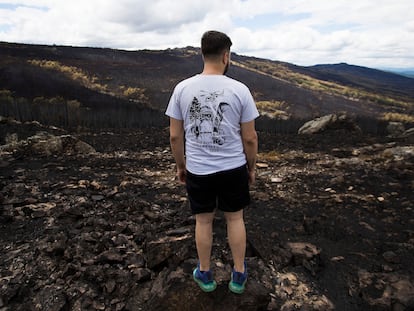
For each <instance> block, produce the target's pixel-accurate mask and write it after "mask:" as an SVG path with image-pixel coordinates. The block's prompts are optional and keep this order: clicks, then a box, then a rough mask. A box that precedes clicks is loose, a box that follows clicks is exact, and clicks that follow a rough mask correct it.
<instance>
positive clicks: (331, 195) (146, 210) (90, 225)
mask: <svg viewBox="0 0 414 311" xmlns="http://www.w3.org/2000/svg"><path fill="white" fill-rule="evenodd" d="M38 131H48V132H49V133H51V134H53V135H62V134H67V133H66V132H65V131H63V130H59V129H50V128H44V127H42V126H41V125H39V124H33V123H32V124H25V125H24V124H11V123H2V124H1V131H0V133H1V137H2V141H1V144H2V145H3V146H4V145H5V144H6V142H8V143H10V141H11V140H15V141H19V140H25V139H27V137H30V136H33V135H34V134H36V133H37V132H38ZM13 133H16V134H17V135H14V136H13V135H12V134H13ZM70 134H72V135H73V136H74V137H76V138H77V139H79V140H81V141H83V142H86V143H88V144H90V145H91V146H92V147H93V148H94V149H95V150H96V152H94V153H88V154H85V153H80V152H73V150H72V152H70V151H66V152H63V153H55V154H51V155H49V156H46V155H43V154H35V153H33V152H31V151H30V149H27V148H26V149H19V150H18V148H17V147H16V150H10V148H9V149H7V148H3V149H2V154H1V160H0V169H1V175H0V185H1V193H0V203H1V216H0V245H1V249H2V252H1V254H0V275H1V278H0V309H1V310H161V309H163V310H194V309H200V310H413V308H414V266H413V264H412V263H413V262H414V212H413V202H414V195H413V190H414V189H413V188H414V184H413V180H414V178H413V177H414V167H413V160H414V149H413V146H412V144H409V143H408V142H405V141H403V140H396V139H391V138H386V137H375V136H365V135H362V134H352V133H349V132H343V131H334V132H326V133H323V134H317V135H312V136H299V135H271V134H266V133H262V132H259V139H260V147H259V161H258V169H257V181H256V183H255V185H253V186H252V187H251V194H252V199H253V202H252V204H251V206H249V208H247V209H246V211H245V219H246V227H247V232H248V249H247V263H248V267H249V275H250V276H249V282H248V285H247V287H246V293H245V294H244V295H242V296H236V295H234V294H231V293H230V292H229V291H228V289H227V283H228V281H229V278H230V269H231V255H230V252H229V249H228V245H227V242H226V237H225V223H224V220H223V218H222V215H221V214H220V213H218V214H217V217H216V220H215V225H214V228H215V235H214V248H213V254H212V262H213V263H214V267H213V269H214V272H215V276H216V280H217V282H218V283H219V286H218V290H217V291H216V292H215V293H213V294H205V293H202V292H201V291H200V290H199V288H198V287H197V285H196V284H195V283H194V282H193V281H192V279H191V271H192V268H193V267H194V265H195V264H196V251H195V246H194V241H193V240H194V237H193V231H194V220H193V217H192V216H191V214H190V210H189V207H188V202H187V199H186V195H185V189H184V187H183V186H181V185H179V184H178V183H177V181H176V180H175V168H174V162H173V159H172V156H171V152H170V149H169V146H168V131H167V129H149V130H134V131H132V130H129V131H119V130H112V131H111V130H108V131H101V132H79V133H70ZM6 136H7V137H8V138H7V141H6V139H5V137H6ZM68 150H69V149H68Z"/></svg>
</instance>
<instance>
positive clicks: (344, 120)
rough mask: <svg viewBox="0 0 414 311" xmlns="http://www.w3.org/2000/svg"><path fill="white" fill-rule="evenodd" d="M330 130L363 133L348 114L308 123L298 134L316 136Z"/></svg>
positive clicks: (330, 116)
mask: <svg viewBox="0 0 414 311" xmlns="http://www.w3.org/2000/svg"><path fill="white" fill-rule="evenodd" d="M329 129H346V130H350V131H359V132H360V131H361V129H360V128H359V126H358V125H357V124H356V123H355V122H354V121H353V120H352V119H351V118H349V117H348V116H347V115H346V114H340V115H337V114H328V115H325V116H323V117H320V118H316V119H314V120H311V121H308V122H306V123H305V124H304V125H303V126H302V127H301V128H300V129H299V131H298V134H301V135H306V134H316V133H321V132H324V131H326V130H329Z"/></svg>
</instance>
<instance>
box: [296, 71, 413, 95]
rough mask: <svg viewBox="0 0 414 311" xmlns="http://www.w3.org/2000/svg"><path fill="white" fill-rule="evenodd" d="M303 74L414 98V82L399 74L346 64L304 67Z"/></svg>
mask: <svg viewBox="0 0 414 311" xmlns="http://www.w3.org/2000/svg"><path fill="white" fill-rule="evenodd" d="M302 70H303V72H304V73H306V74H309V75H311V76H313V77H315V78H318V79H321V80H330V81H335V82H338V83H343V84H346V85H351V86H356V87H363V88H365V89H368V90H372V91H376V90H378V89H380V90H381V91H383V92H389V93H390V94H396V93H397V94H398V93H399V94H401V95H403V96H410V97H414V80H413V79H412V78H409V77H405V76H402V75H400V74H397V73H391V72H386V71H382V70H378V69H372V68H367V67H361V66H356V65H349V64H346V63H339V64H329V65H328V64H324V65H315V66H311V67H303V69H302Z"/></svg>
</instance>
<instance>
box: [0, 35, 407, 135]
mask: <svg viewBox="0 0 414 311" xmlns="http://www.w3.org/2000/svg"><path fill="white" fill-rule="evenodd" d="M201 69H202V60H201V56H200V53H199V50H198V49H196V48H192V47H187V48H182V49H168V50H162V51H151V50H141V51H122V50H113V49H102V48H80V47H67V46H41V45H24V44H10V43H0V92H1V94H0V100H1V101H2V102H3V105H2V106H1V110H0V114H3V115H11V116H13V117H16V118H17V119H19V120H25V119H31V118H33V114H35V113H34V112H33V111H32V110H33V109H32V108H30V107H33V105H32V104H33V103H37V104H38V106H39V107H40V108H39V109H40V110H42V109H43V110H42V111H43V113H39V114H38V117H39V118H42V116H44V115H45V114H47V115H49V119H43V120H40V121H42V122H45V123H48V122H51V120H50V117H51V116H52V115H53V113H56V111H54V112H53V113H51V112H50V110H51V109H52V108H50V103H51V102H53V103H54V105H53V107H54V108H53V109H55V108H56V107H59V105H60V106H62V108H61V110H62V111H63V112H61V115H60V116H59V118H56V122H58V123H63V124H61V125H76V123H78V125H79V123H80V124H85V123H87V121H86V120H88V122H89V123H87V124H85V125H89V126H90V125H97V124H98V123H100V122H102V120H104V119H105V118H108V116H107V115H108V111H109V112H110V113H111V116H112V117H113V118H111V121H112V124H111V125H118V126H121V127H125V126H127V127H128V126H140V125H148V124H147V123H150V124H149V125H157V124H163V122H165V120H164V118H163V117H161V116H162V113H163V111H164V109H165V107H166V104H167V102H168V99H169V96H170V94H171V91H172V89H173V87H174V85H175V84H176V83H177V82H178V81H180V80H182V79H184V78H186V77H189V76H191V75H194V74H196V73H198V72H200V71H201ZM229 76H231V77H234V78H236V79H238V80H240V81H242V82H244V83H246V84H247V85H248V86H249V87H250V89H251V91H252V93H253V95H254V97H255V100H256V101H257V105H258V107H259V110H260V111H261V113H262V115H264V116H267V117H270V118H276V119H284V120H286V119H310V118H313V117H316V116H321V115H324V114H328V113H335V112H339V111H345V112H348V113H350V114H351V115H354V116H358V117H368V118H373V119H384V118H385V119H388V120H390V119H391V120H392V119H397V120H403V121H406V122H413V119H414V117H413V114H414V113H413V111H414V108H413V106H414V89H413V85H414V79H410V78H407V77H403V76H399V75H395V74H391V73H387V72H382V71H377V70H375V71H374V70H372V69H368V68H363V67H356V66H349V65H326V66H316V67H310V68H309V67H299V66H294V65H292V64H287V63H281V62H275V61H270V60H265V59H259V58H254V57H246V56H242V55H237V54H234V55H233V57H232V66H231V69H230V71H229ZM16 102H19V106H20V110H18V111H17V110H16ZM62 102H63V104H62ZM4 103H5V104H4ZM28 107H29V108H28ZM45 107H46V108H45ZM53 109H52V110H53ZM29 110H30V111H29ZM40 110H39V111H40ZM55 110H56V109H55ZM46 112H47V113H46ZM137 115H138V116H139V117H137ZM142 116H144V117H142ZM91 118H94V122H95V123H96V124H94V123H93V122H91V121H90V120H91ZM114 119H116V120H118V121H116V122H115V121H114ZM138 119H139V120H138ZM59 120H60V121H59ZM62 120H63V121H62Z"/></svg>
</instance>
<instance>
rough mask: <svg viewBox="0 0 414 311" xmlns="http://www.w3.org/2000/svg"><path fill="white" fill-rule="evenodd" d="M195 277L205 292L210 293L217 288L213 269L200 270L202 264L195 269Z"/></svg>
mask: <svg viewBox="0 0 414 311" xmlns="http://www.w3.org/2000/svg"><path fill="white" fill-rule="evenodd" d="M193 279H194V281H195V282H196V283H197V284H198V286H200V288H201V290H202V291H203V292H206V293H209V292H212V291H214V290H215V289H216V287H217V283H216V281H214V279H213V273H212V272H211V270H208V271H200V265H199V264H198V265H197V268H195V269H194V271H193Z"/></svg>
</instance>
